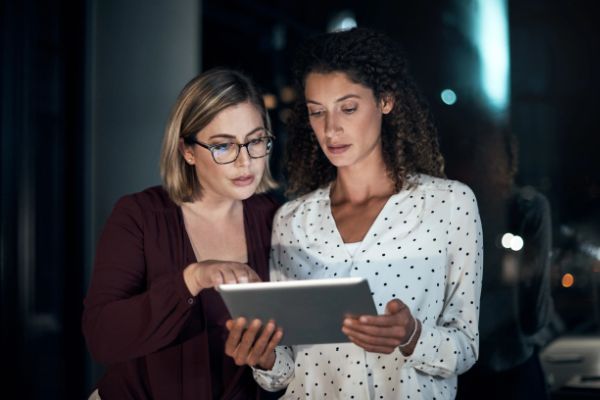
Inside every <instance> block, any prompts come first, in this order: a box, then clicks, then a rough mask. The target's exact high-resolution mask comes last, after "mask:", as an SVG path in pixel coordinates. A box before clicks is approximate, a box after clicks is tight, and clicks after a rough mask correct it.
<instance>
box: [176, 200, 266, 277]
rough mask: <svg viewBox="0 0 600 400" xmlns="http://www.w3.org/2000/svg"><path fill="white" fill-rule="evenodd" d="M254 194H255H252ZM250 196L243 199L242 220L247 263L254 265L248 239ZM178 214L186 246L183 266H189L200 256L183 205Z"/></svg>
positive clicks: (179, 207)
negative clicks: (193, 241) (186, 221)
mask: <svg viewBox="0 0 600 400" xmlns="http://www.w3.org/2000/svg"><path fill="white" fill-rule="evenodd" d="M252 196H254V195H252ZM252 196H251V197H249V198H248V199H244V200H242V220H243V224H244V236H245V237H246V259H247V261H246V264H248V265H253V264H254V260H253V259H252V257H251V255H252V254H253V251H252V249H250V246H251V244H250V241H249V240H248V237H249V235H248V231H249V225H250V224H249V221H248V213H247V201H248V200H249V199H250V198H252ZM177 216H178V218H179V223H180V229H181V233H182V239H183V247H184V258H185V262H186V265H184V266H183V267H182V268H185V267H187V266H188V265H190V264H191V263H196V262H199V261H198V257H196V252H195V251H194V245H193V244H192V239H191V238H190V235H189V234H188V231H187V227H186V224H185V218H184V217H183V210H182V209H181V206H177Z"/></svg>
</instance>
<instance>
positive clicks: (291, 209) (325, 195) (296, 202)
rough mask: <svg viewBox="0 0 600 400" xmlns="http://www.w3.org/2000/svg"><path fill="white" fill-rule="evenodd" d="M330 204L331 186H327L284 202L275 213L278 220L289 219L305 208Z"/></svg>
mask: <svg viewBox="0 0 600 400" xmlns="http://www.w3.org/2000/svg"><path fill="white" fill-rule="evenodd" d="M328 205H329V186H325V187H322V188H319V189H317V190H314V191H312V192H310V193H307V194H305V195H303V196H300V197H298V198H296V199H293V200H290V201H288V202H286V203H285V204H283V205H282V206H281V208H279V210H278V211H277V213H276V214H275V219H276V220H289V219H292V218H294V217H295V216H296V215H298V214H302V213H303V212H304V211H305V210H309V209H311V208H313V207H323V206H328Z"/></svg>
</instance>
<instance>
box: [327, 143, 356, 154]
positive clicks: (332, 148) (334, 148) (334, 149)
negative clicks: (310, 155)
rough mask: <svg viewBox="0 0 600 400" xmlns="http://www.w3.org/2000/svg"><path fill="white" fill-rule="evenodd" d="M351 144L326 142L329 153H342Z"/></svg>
mask: <svg viewBox="0 0 600 400" xmlns="http://www.w3.org/2000/svg"><path fill="white" fill-rule="evenodd" d="M350 146H352V145H351V144H328V145H327V150H328V151H329V152H330V153H331V154H342V153H344V152H345V151H346V150H348V149H349V148H350Z"/></svg>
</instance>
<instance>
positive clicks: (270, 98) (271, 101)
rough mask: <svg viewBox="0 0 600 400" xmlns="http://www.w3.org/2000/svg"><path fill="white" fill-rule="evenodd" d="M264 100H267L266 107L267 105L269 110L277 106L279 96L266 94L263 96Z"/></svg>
mask: <svg viewBox="0 0 600 400" xmlns="http://www.w3.org/2000/svg"><path fill="white" fill-rule="evenodd" d="M263 100H264V101H265V107H267V110H272V109H274V108H275V107H277V97H275V95H274V94H271V93H267V94H265V95H264V96H263Z"/></svg>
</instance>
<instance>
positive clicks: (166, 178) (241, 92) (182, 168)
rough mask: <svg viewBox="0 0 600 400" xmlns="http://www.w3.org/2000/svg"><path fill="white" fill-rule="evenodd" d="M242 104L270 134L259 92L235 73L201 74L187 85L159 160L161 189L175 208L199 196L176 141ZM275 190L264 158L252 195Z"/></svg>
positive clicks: (190, 168) (198, 185) (195, 180)
mask: <svg viewBox="0 0 600 400" xmlns="http://www.w3.org/2000/svg"><path fill="white" fill-rule="evenodd" d="M244 102H249V103H250V104H252V105H254V106H255V107H256V109H257V110H258V112H259V113H260V115H261V117H262V120H263V124H264V126H265V128H266V129H267V130H269V131H270V130H271V121H270V120H269V115H268V114H267V110H266V108H265V104H264V102H263V99H262V96H261V95H260V93H259V90H258V89H257V87H256V86H255V85H254V83H253V82H252V81H251V80H250V78H248V77H247V76H245V75H244V74H242V73H240V72H238V71H234V70H229V69H223V68H216V69H211V70H208V71H205V72H203V73H201V74H200V75H198V76H197V77H195V78H194V79H192V80H191V81H190V82H188V84H187V85H186V86H185V87H184V88H183V90H182V91H181V93H180V94H179V97H178V98H177V102H176V103H175V106H174V107H173V110H172V112H171V116H170V118H169V122H168V124H167V127H166V129H165V134H164V137H163V142H162V150H161V156H160V175H161V177H162V182H163V187H164V188H165V190H166V191H167V193H168V194H169V196H170V197H171V200H173V201H174V202H175V203H177V204H178V205H181V204H182V203H184V202H190V201H193V200H194V198H195V197H197V196H199V195H201V193H202V186H201V182H199V181H198V178H197V175H196V171H195V169H194V166H193V165H189V164H187V163H186V162H185V160H184V159H183V156H182V155H181V153H180V151H179V143H180V139H185V138H186V137H189V136H192V135H195V134H197V133H198V132H200V131H201V130H202V129H204V127H206V126H207V125H208V124H209V123H210V122H211V121H212V120H213V119H214V118H215V117H216V116H217V114H218V113H220V112H221V111H223V110H224V109H226V108H227V107H231V106H234V105H237V104H240V103H244ZM276 187H277V184H276V183H275V181H274V179H273V178H272V176H271V171H270V169H269V159H268V158H267V160H266V166H265V171H264V173H263V176H262V179H261V181H260V183H259V185H258V187H257V189H256V192H257V193H262V192H266V191H267V190H270V189H274V188H276Z"/></svg>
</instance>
